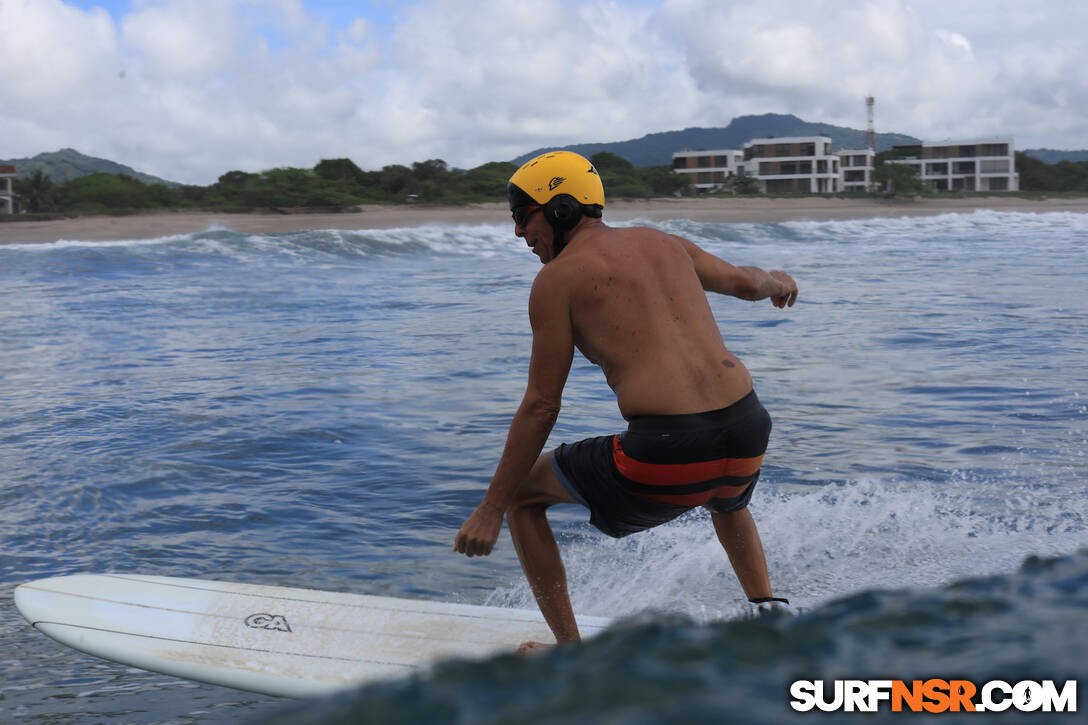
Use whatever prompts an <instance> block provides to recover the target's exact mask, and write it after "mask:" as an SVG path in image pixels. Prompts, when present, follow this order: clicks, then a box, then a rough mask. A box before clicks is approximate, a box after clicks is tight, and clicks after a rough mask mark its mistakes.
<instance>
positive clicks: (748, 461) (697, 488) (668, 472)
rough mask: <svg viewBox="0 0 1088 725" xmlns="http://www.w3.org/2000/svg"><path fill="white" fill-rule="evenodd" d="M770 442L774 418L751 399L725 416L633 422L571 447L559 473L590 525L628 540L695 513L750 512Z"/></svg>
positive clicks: (559, 456)
mask: <svg viewBox="0 0 1088 725" xmlns="http://www.w3.org/2000/svg"><path fill="white" fill-rule="evenodd" d="M770 435H771V416H770V415H768V413H767V410H766V409H765V408H764V407H763V404H762V403H760V402H759V398H758V397H756V394H755V391H752V392H751V393H749V394H748V395H747V396H745V397H744V398H741V399H740V400H738V401H737V402H736V403H734V404H733V405H730V406H729V407H728V408H722V409H721V410H712V411H709V412H706V413H693V414H688V415H640V416H634V417H632V418H631V419H630V420H629V421H628V427H627V431H626V432H625V433H621V434H619V435H610V436H599V437H596V438H587V439H585V440H583V441H579V442H578V443H573V444H568V443H564V444H563V445H561V446H559V448H557V449H556V450H555V455H554V457H553V458H552V470H553V471H554V472H555V475H556V478H558V479H559V483H560V484H562V486H563V488H564V489H566V491H567V492H568V493H569V494H570V495H571V496H573V497H574V499H575V500H576V501H578V502H579V503H581V504H583V505H584V506H585V507H586V508H588V509H589V512H590V519H589V520H590V523H592V524H593V525H594V526H596V527H597V528H598V529H600V530H601V531H602V532H604V533H605V534H607V535H609V536H612V537H615V538H621V537H624V536H627V535H629V534H633V533H636V532H638V531H644V530H646V529H649V528H653V527H654V526H658V525H660V524H663V523H665V522H666V521H671V520H672V519H674V518H676V517H677V516H679V515H680V514H682V513H684V512H686V511H689V510H691V509H692V508H694V507H696V506H705V507H706V508H707V509H709V510H710V511H712V512H718V513H726V512H730V511H739V510H741V509H743V508H745V507H746V506H747V505H748V501H749V499H751V497H752V489H753V488H754V487H755V483H756V481H757V480H758V479H759V469H760V466H761V465H762V463H763V454H764V452H766V450H767V441H768V440H769V439H770Z"/></svg>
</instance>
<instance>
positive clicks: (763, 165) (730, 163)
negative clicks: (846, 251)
mask: <svg viewBox="0 0 1088 725" xmlns="http://www.w3.org/2000/svg"><path fill="white" fill-rule="evenodd" d="M839 163H840V159H839V156H838V154H833V153H832V152H831V139H830V138H829V137H827V136H800V137H796V138H756V139H752V140H751V141H749V142H748V143H746V144H744V150H743V151H738V150H735V149H717V150H712V151H677V152H676V153H674V154H673V155H672V168H673V171H675V172H676V173H679V174H686V175H689V176H691V181H692V186H694V187H695V188H696V189H701V190H709V189H714V188H720V187H723V186H728V184H729V183H730V181H731V180H730V178H729V177H730V176H734V177H741V176H750V177H752V178H753V179H755V180H756V182H757V183H758V184H759V190H760V192H761V193H765V194H767V193H770V194H824V193H834V192H837V191H841V190H842V188H843V187H842V179H841V177H840V168H839ZM871 163H872V161H871V158H870V165H871ZM865 178H866V179H868V178H869V175H868V172H866V177H865Z"/></svg>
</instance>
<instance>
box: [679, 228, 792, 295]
mask: <svg viewBox="0 0 1088 725" xmlns="http://www.w3.org/2000/svg"><path fill="white" fill-rule="evenodd" d="M675 239H677V240H678V241H679V242H680V243H681V244H682V245H683V246H684V250H685V251H686V252H687V253H688V256H690V257H691V261H692V264H693V265H695V273H696V274H697V275H699V282H700V283H701V284H702V285H703V289H704V290H706V291H707V292H717V293H718V294H721V295H729V296H731V297H738V298H740V299H742V300H753V301H754V300H764V299H767V298H768V297H770V298H771V301H772V302H773V303H774V306H775V307H793V303H794V302H796V301H797V283H796V282H794V281H793V278H792V277H790V276H789V275H788V274H786V273H785V272H783V271H782V270H778V269H776V270H773V271H771V272H767V271H765V270H763V269H760V268H759V267H734V266H733V265H732V264H730V263H729V262H726V261H725V260H724V259H719V258H718V257H715V256H714V255H713V254H710V253H709V252H706V251H704V250H703V249H701V248H700V247H699V246H698V245H696V244H694V243H692V242H690V241H688V240H687V239H684V238H683V237H675Z"/></svg>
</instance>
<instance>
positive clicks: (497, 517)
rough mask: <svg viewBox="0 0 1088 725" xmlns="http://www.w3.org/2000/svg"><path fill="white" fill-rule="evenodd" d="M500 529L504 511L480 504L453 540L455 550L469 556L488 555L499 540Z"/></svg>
mask: <svg viewBox="0 0 1088 725" xmlns="http://www.w3.org/2000/svg"><path fill="white" fill-rule="evenodd" d="M500 529H502V511H501V510H500V509H496V508H492V507H490V506H485V505H484V504H480V506H479V507H478V508H477V509H476V510H475V511H473V512H472V515H471V516H469V517H468V519H467V520H466V521H465V523H463V524H461V530H460V531H458V532H457V538H456V539H454V541H453V550H454V551H456V552H457V553H458V554H464V555H465V556H469V557H471V556H487V555H488V554H490V553H491V550H492V549H494V548H495V542H496V541H498V540H499V530H500Z"/></svg>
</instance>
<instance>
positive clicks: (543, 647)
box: [518, 642, 555, 656]
mask: <svg viewBox="0 0 1088 725" xmlns="http://www.w3.org/2000/svg"><path fill="white" fill-rule="evenodd" d="M554 646H555V645H554V644H544V643H543V642H522V643H521V645H520V646H519V647H518V654H519V655H526V656H530V655H538V654H541V653H542V652H547V651H548V650H550V649H551V648H552V647H554Z"/></svg>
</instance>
